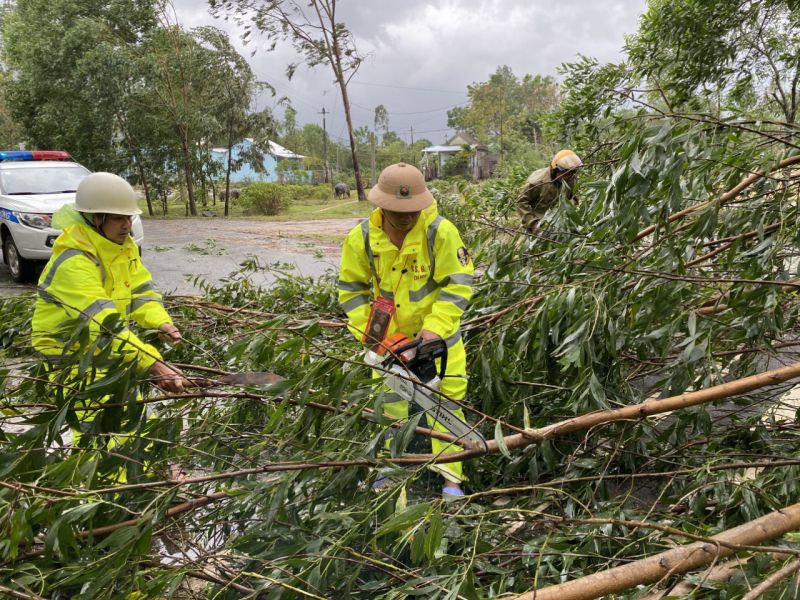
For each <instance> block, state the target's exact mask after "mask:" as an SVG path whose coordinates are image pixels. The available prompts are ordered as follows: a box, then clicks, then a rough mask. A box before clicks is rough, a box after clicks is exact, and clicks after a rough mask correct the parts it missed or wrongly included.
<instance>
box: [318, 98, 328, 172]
mask: <svg viewBox="0 0 800 600" xmlns="http://www.w3.org/2000/svg"><path fill="white" fill-rule="evenodd" d="M317 114H318V115H319V114H321V115H322V153H323V154H324V155H325V158H324V161H325V164H323V166H322V171H323V173H324V175H323V178H324V179H325V183H330V178H329V177H328V128H327V126H326V124H325V114H326V113H325V107H324V106H323V107H322V112H321V113H317Z"/></svg>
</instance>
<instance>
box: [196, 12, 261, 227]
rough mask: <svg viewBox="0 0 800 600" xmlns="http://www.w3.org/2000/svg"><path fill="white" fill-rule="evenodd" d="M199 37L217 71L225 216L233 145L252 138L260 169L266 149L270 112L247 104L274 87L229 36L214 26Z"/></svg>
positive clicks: (226, 213)
mask: <svg viewBox="0 0 800 600" xmlns="http://www.w3.org/2000/svg"><path fill="white" fill-rule="evenodd" d="M196 35H197V37H198V40H200V41H201V42H202V43H204V44H205V45H206V46H208V47H209V48H210V50H211V55H210V59H211V61H212V63H213V68H214V70H215V71H216V72H217V73H218V74H219V77H218V78H217V82H218V84H219V85H218V87H217V92H218V93H217V94H216V95H215V96H214V99H215V102H214V107H215V110H214V111H213V112H214V113H215V114H216V115H217V116H218V119H219V121H220V125H221V126H222V130H223V135H222V137H223V138H224V139H225V147H226V149H227V151H228V152H227V160H226V164H225V216H226V217H227V216H228V213H229V203H230V195H231V194H230V181H231V170H232V168H233V166H234V165H233V147H234V146H235V145H236V144H238V143H239V142H241V141H242V140H243V139H244V138H245V136H252V137H253V145H252V146H251V150H252V151H253V153H254V154H255V157H252V159H251V160H250V162H251V163H254V166H255V167H256V170H258V167H259V165H260V166H261V169H262V170H263V161H262V159H261V157H262V156H263V154H264V152H267V151H268V150H269V135H270V134H271V133H272V131H273V129H274V127H273V120H272V112H271V111H270V110H268V109H267V110H265V111H263V112H261V113H257V114H251V113H250V111H249V108H250V104H251V103H252V101H253V99H254V98H255V96H256V94H257V93H258V92H260V91H262V90H269V91H270V92H272V94H273V95H274V93H275V90H274V89H273V88H272V87H271V86H270V85H269V84H266V83H264V82H260V81H257V80H256V78H255V75H254V74H253V71H252V69H251V68H250V65H248V64H247V61H246V60H245V59H244V57H243V56H242V55H241V54H239V53H238V52H236V50H235V49H234V48H233V46H231V43H230V41H229V39H228V36H227V35H226V34H225V33H224V32H223V31H220V30H219V29H217V28H215V27H202V28H199V29H197V30H196Z"/></svg>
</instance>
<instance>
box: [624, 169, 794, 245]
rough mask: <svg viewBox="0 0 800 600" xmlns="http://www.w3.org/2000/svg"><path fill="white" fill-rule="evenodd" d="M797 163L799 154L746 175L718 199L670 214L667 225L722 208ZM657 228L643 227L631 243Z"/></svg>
mask: <svg viewBox="0 0 800 600" xmlns="http://www.w3.org/2000/svg"><path fill="white" fill-rule="evenodd" d="M797 163H800V154H798V155H796V156H790V157H789V158H786V159H784V160H782V161H781V162H779V163H778V164H777V165H775V167H774V168H773V169H770V170H769V171H767V170H761V171H756V172H755V173H753V174H751V175H748V176H747V177H745V178H744V179H742V181H740V182H739V184H738V185H737V186H736V187H734V188H731V189H730V190H728V191H727V192H725V193H724V194H722V195H721V196H720V197H719V198H714V199H713V200H706V201H704V202H698V203H697V204H693V205H692V206H688V207H686V208H684V209H683V210H679V211H678V212H674V213H672V214H671V215H670V216H669V217H668V218H667V222H668V223H672V222H674V221H677V220H678V219H682V218H683V217H685V216H686V215H690V214H692V213H693V212H697V211H698V210H701V209H703V208H705V207H706V206H710V205H712V204H717V205H719V206H722V205H723V204H725V203H726V202H730V201H731V200H732V199H733V198H735V197H736V196H738V195H739V194H741V193H742V192H743V191H744V190H746V189H747V188H748V187H750V186H751V185H753V184H754V183H755V182H756V181H758V180H759V179H761V178H763V177H765V176H766V175H767V174H768V173H770V172H771V171H777V170H778V169H784V168H786V167H788V166H791V165H794V164H797ZM657 227H658V225H657V224H653V225H649V226H647V227H645V228H644V229H642V230H641V231H640V232H639V233H637V234H636V237H634V238H633V241H634V242H636V241H638V240H640V239H642V238H644V237H647V236H648V235H650V234H651V233H653V232H654V231H655V230H656V228H657Z"/></svg>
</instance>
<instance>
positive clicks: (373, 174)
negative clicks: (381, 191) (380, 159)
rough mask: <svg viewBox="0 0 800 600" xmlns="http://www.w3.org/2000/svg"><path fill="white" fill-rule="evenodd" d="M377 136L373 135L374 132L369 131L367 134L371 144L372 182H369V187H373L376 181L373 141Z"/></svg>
mask: <svg viewBox="0 0 800 600" xmlns="http://www.w3.org/2000/svg"><path fill="white" fill-rule="evenodd" d="M376 138H377V136H376V135H375V132H374V131H371V132H370V134H369V141H370V143H371V144H372V180H371V181H370V185H375V182H376V181H377V179H376V178H375V139H376Z"/></svg>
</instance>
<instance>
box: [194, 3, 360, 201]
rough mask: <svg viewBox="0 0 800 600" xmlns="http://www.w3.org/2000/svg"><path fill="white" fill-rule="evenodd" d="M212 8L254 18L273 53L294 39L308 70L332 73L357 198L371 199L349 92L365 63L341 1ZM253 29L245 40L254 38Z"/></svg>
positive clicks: (291, 68)
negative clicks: (340, 18) (343, 19)
mask: <svg viewBox="0 0 800 600" xmlns="http://www.w3.org/2000/svg"><path fill="white" fill-rule="evenodd" d="M209 4H210V6H211V11H212V13H214V14H218V13H219V12H225V13H227V14H231V13H232V14H234V15H235V16H234V18H236V19H237V20H239V21H241V20H242V18H243V17H240V16H238V15H241V14H246V15H247V17H245V18H248V19H250V21H251V23H252V26H254V27H255V28H256V29H258V30H259V31H262V32H263V33H265V34H266V36H267V38H268V39H269V40H271V41H272V46H271V47H270V50H272V49H274V48H275V45H276V43H277V41H279V40H290V41H291V43H292V44H293V46H294V48H295V49H296V50H297V51H298V52H299V53H300V54H301V55H302V56H303V57H304V58H305V61H306V64H307V65H308V66H309V67H312V68H313V67H316V66H317V65H321V64H324V65H328V66H329V67H330V68H331V70H332V71H333V75H334V77H335V79H336V83H337V84H339V90H340V92H341V95H342V106H343V108H344V116H345V120H346V121H347V133H348V136H349V138H350V153H351V154H352V157H353V171H354V172H355V179H356V189H357V191H358V199H359V200H366V199H367V196H366V194H365V192H364V182H363V180H362V177H361V166H360V163H359V160H358V148H357V145H356V139H355V136H354V135H353V119H352V116H351V114H350V97H349V95H348V92H347V84H348V83H349V82H350V79H352V77H353V75H355V73H356V71H358V68H359V67H360V66H361V62H362V61H363V58H362V57H361V55H360V54H359V53H358V51H357V50H356V46H355V40H354V39H353V36H352V34H351V33H350V30H348V29H347V27H346V26H345V25H344V23H340V22H337V21H336V0H309V1H308V2H298V1H297V0H262V1H259V0H209ZM249 27H250V25H248V29H247V31H246V33H245V37H247V36H248V35H249V33H250V29H249ZM296 69H297V64H296V63H290V64H289V65H288V66H287V68H286V74H287V76H288V77H289V78H291V77H292V75H293V74H294V72H295V70H296Z"/></svg>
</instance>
